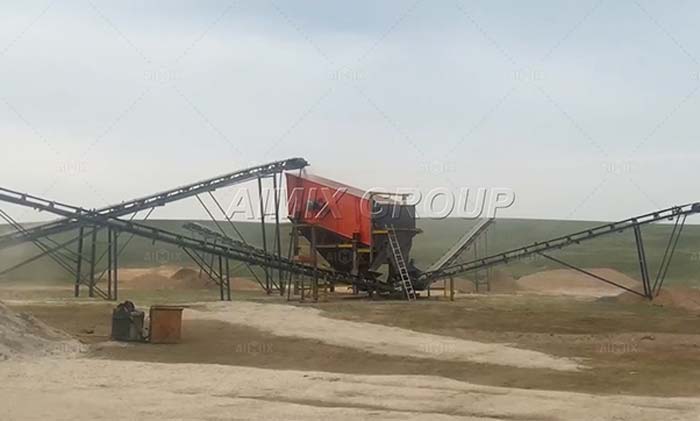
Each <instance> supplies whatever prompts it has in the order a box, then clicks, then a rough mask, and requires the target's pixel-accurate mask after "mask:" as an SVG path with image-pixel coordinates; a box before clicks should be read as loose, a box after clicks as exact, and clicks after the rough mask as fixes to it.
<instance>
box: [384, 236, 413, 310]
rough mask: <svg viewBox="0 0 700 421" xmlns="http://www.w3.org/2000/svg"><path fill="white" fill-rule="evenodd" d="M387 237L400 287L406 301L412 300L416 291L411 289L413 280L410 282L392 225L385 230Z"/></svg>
mask: <svg viewBox="0 0 700 421" xmlns="http://www.w3.org/2000/svg"><path fill="white" fill-rule="evenodd" d="M387 237H388V238H389V246H390V248H391V254H392V256H393V257H394V264H395V265H396V270H398V272H399V276H400V278H401V287H402V288H403V290H404V292H405V293H406V299H407V300H408V301H414V300H415V299H416V291H415V290H414V289H413V282H411V276H410V275H409V274H408V267H407V266H406V261H405V260H404V258H403V253H401V245H400V244H399V239H398V237H396V230H395V229H394V227H393V226H392V227H391V228H390V229H389V230H387Z"/></svg>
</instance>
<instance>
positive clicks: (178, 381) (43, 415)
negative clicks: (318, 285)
mask: <svg viewBox="0 0 700 421" xmlns="http://www.w3.org/2000/svg"><path fill="white" fill-rule="evenodd" d="M0 377H2V378H3V379H5V380H6V381H4V382H2V383H0V396H2V399H3V400H7V402H12V405H4V408H3V410H4V415H5V417H6V418H5V419H11V420H23V421H33V420H42V421H43V420H47V419H52V420H71V421H72V420H76V419H86V420H87V419H89V420H108V419H117V418H119V419H124V418H128V419H138V420H163V419H168V420H191V419H197V420H263V419H265V420H267V419H270V420H277V419H283V420H329V419H333V420H339V421H343V420H356V419H380V420H425V421H433V420H603V419H609V420H628V419H629V420H639V421H645V420H648V421H657V420H662V419H663V420H696V419H697V417H698V416H699V415H700V409H699V408H700V400H699V399H696V398H663V399H662V398H648V397H627V396H595V395H586V394H578V393H568V392H542V391H531V390H521V389H510V388H495V387H485V386H477V385H473V384H470V383H466V382H458V381H454V380H448V379H445V378H441V377H434V376H378V375H372V376H362V375H343V374H337V373H327V372H317V371H294V370H284V371H279V370H274V371H273V370H267V369H259V368H246V367H235V366H219V365H213V364H179V365H177V366H173V365H172V364H157V363H137V362H131V361H119V362H116V361H100V360H94V359H92V360H91V359H87V360H63V361H60V360H40V361H34V362H29V363H12V364H4V365H0ZM39 403H40V404H39Z"/></svg>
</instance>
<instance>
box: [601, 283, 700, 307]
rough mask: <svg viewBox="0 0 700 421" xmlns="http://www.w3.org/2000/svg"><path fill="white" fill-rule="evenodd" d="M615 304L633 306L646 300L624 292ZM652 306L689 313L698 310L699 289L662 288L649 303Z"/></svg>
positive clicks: (682, 287)
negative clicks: (680, 309)
mask: <svg viewBox="0 0 700 421" xmlns="http://www.w3.org/2000/svg"><path fill="white" fill-rule="evenodd" d="M614 299H615V301H616V302H619V303H625V304H633V303H648V302H649V301H648V300H647V299H646V298H643V297H640V296H638V295H636V294H632V293H631V292H625V293H623V294H620V295H618V296H617V297H615V298H614ZM651 303H652V304H654V305H661V306H665V307H676V308H682V309H685V310H690V311H698V310H700V289H698V288H690V287H685V286H671V287H667V288H662V289H661V291H660V293H659V295H658V296H657V297H655V298H654V300H653V301H652V302H651Z"/></svg>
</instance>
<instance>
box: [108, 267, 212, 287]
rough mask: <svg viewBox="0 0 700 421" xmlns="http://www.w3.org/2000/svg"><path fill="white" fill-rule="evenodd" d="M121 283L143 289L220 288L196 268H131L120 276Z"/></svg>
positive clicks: (121, 284) (122, 285)
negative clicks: (200, 274) (124, 274)
mask: <svg viewBox="0 0 700 421" xmlns="http://www.w3.org/2000/svg"><path fill="white" fill-rule="evenodd" d="M125 272H126V271H125ZM119 284H120V286H121V287H122V288H135V289H142V290H164V289H204V288H218V287H217V286H216V284H215V283H214V282H212V281H211V280H210V279H209V278H208V277H207V275H206V274H202V276H201V277H200V276H199V271H197V270H195V269H192V268H173V267H159V268H153V269H129V272H128V274H127V275H126V276H124V277H121V276H120V279H119Z"/></svg>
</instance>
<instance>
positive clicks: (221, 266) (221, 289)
mask: <svg viewBox="0 0 700 421" xmlns="http://www.w3.org/2000/svg"><path fill="white" fill-rule="evenodd" d="M219 296H220V297H219V298H220V299H221V301H224V262H223V258H222V257H221V256H219Z"/></svg>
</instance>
